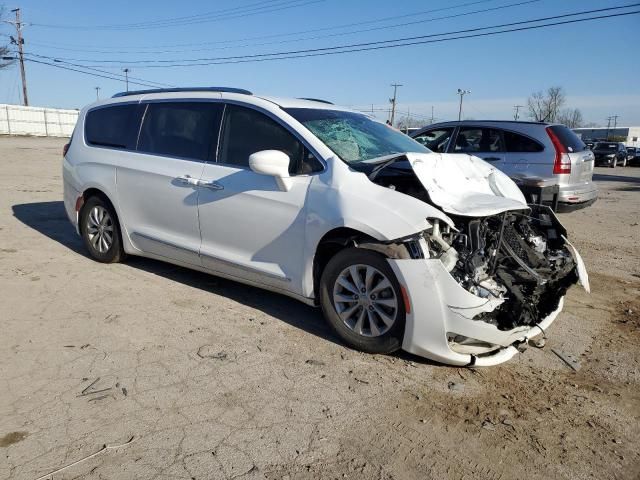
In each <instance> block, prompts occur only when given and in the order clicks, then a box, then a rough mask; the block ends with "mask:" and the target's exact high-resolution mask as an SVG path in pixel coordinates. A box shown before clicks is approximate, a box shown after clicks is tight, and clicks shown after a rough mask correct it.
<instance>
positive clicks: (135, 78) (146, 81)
mask: <svg viewBox="0 0 640 480" xmlns="http://www.w3.org/2000/svg"><path fill="white" fill-rule="evenodd" d="M25 55H26V56H27V57H38V58H46V59H49V60H52V61H53V62H55V63H59V64H64V65H69V66H72V67H78V68H83V69H85V70H91V71H93V72H98V73H102V74H105V75H112V76H118V77H120V78H119V80H125V81H126V78H127V77H128V78H129V79H131V80H140V81H141V82H144V84H145V86H153V87H176V85H171V84H170V83H160V82H155V81H152V80H147V79H146V78H140V77H132V76H130V75H128V72H127V74H126V75H122V74H120V73H114V72H108V71H106V70H100V69H98V68H95V67H90V66H86V65H80V64H77V63H71V62H64V61H62V60H59V59H52V58H50V57H43V56H42V55H36V54H34V53H28V52H26V53H25ZM27 60H32V59H29V58H27ZM131 83H134V82H131ZM152 84H153V85H152ZM138 85H141V84H138Z"/></svg>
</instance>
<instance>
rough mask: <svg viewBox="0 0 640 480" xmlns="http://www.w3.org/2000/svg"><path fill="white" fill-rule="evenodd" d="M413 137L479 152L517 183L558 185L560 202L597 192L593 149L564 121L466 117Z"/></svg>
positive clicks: (444, 148)
mask: <svg viewBox="0 0 640 480" xmlns="http://www.w3.org/2000/svg"><path fill="white" fill-rule="evenodd" d="M412 137H413V138H414V139H416V140H417V141H418V142H420V143H422V144H423V145H425V146H426V147H427V148H429V149H431V150H433V151H435V152H443V153H444V152H446V153H460V154H468V155H474V156H477V157H480V158H482V159H483V160H485V161H487V162H489V163H490V164H491V165H493V166H494V167H496V168H498V169H500V170H502V171H503V172H505V173H506V174H507V175H508V176H509V177H511V178H512V179H513V180H514V181H515V182H516V183H519V184H530V183H533V184H536V183H540V184H545V185H557V186H558V188H559V193H558V202H559V204H560V205H561V206H562V207H564V208H566V207H572V208H577V207H586V206H588V205H591V204H592V203H593V202H595V201H596V199H597V197H598V189H597V187H596V185H595V183H594V182H593V181H592V176H593V166H594V163H593V161H594V155H593V153H592V152H591V151H590V150H589V149H588V148H587V147H586V145H585V144H584V143H583V142H582V140H580V138H579V137H578V136H577V135H576V134H575V133H574V132H573V131H571V130H570V129H568V128H567V127H565V126H564V125H560V124H551V123H542V122H515V121H495V120H494V121H471V120H465V121H460V122H443V123H438V124H434V125H429V126H427V127H424V128H423V129H421V130H420V131H418V132H415V133H414V134H412Z"/></svg>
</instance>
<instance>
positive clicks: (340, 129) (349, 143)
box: [286, 108, 429, 163]
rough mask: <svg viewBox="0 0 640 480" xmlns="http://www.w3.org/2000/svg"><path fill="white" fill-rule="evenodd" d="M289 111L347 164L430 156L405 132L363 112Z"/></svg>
mask: <svg viewBox="0 0 640 480" xmlns="http://www.w3.org/2000/svg"><path fill="white" fill-rule="evenodd" d="M286 112H287V113H288V114H289V115H291V116H292V117H293V118H295V119H296V120H298V121H299V122H300V123H302V124H303V125H304V126H305V127H306V128H307V129H309V131H311V133H313V134H314V135H315V136H316V137H318V138H319V139H320V141H322V142H323V143H324V144H325V145H326V146H327V147H329V148H330V149H331V150H332V151H333V152H334V153H335V154H336V155H338V156H339V157H340V158H341V159H342V160H344V161H345V162H347V163H358V162H366V161H368V160H373V159H375V158H378V157H384V156H387V155H394V154H398V153H405V152H417V153H429V150H428V149H427V148H426V147H424V146H423V145H421V144H419V143H418V142H416V141H415V140H413V139H412V138H410V137H408V136H406V135H405V134H404V133H401V132H399V131H398V130H395V129H394V128H391V127H389V126H387V125H384V124H382V123H380V122H377V121H375V120H372V119H371V118H369V117H367V116H366V115H363V114H360V113H355V112H343V111H338V110H322V109H315V108H288V109H286Z"/></svg>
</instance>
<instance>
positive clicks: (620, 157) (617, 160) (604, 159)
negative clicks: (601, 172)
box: [593, 142, 628, 168]
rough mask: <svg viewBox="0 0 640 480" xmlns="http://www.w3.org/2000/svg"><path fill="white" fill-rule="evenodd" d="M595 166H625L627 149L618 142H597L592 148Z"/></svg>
mask: <svg viewBox="0 0 640 480" xmlns="http://www.w3.org/2000/svg"><path fill="white" fill-rule="evenodd" d="M593 153H594V155H595V156H596V165H603V166H606V167H611V168H616V166H617V165H622V166H623V167H626V166H627V158H628V153H627V147H625V146H624V143H620V142H598V143H596V145H595V146H594V147H593Z"/></svg>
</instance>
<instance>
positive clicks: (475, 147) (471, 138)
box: [449, 125, 505, 170]
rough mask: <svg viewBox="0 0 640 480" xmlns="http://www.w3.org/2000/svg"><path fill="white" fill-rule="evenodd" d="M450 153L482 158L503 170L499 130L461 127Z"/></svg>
mask: <svg viewBox="0 0 640 480" xmlns="http://www.w3.org/2000/svg"><path fill="white" fill-rule="evenodd" d="M449 152H451V153H466V154H469V155H473V156H476V157H480V158H482V159H483V160H484V161H486V162H488V163H490V164H491V165H493V166H495V167H496V168H499V169H501V170H502V169H503V168H504V160H505V152H504V144H503V141H502V134H501V132H500V130H498V129H495V128H488V127H475V126H466V125H465V126H461V127H460V128H459V129H458V133H457V135H456V137H455V142H454V143H453V148H450V149H449Z"/></svg>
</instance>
